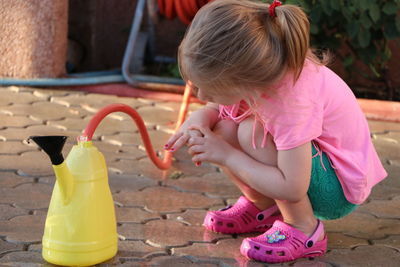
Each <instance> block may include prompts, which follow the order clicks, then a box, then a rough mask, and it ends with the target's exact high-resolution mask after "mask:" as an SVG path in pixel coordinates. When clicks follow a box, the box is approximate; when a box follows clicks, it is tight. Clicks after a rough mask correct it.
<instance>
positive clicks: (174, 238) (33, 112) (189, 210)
mask: <svg viewBox="0 0 400 267" xmlns="http://www.w3.org/2000/svg"><path fill="white" fill-rule="evenodd" d="M0 96H1V97H0V266H51V265H49V264H47V263H45V262H44V261H43V259H42V258H41V254H40V250H41V237H42V234H43V229H44V222H45V217H46V211H47V207H48V205H49V200H50V194H51V192H52V188H53V184H54V175H53V172H52V168H51V165H50V162H49V159H48V158H47V156H46V155H45V154H44V153H42V152H41V151H39V150H38V149H37V147H36V146H35V145H34V144H28V143H27V142H26V141H25V140H26V138H27V137H28V136H30V135H68V136H70V137H71V138H70V139H69V141H68V143H67V145H66V148H65V149H64V154H65V155H67V153H68V151H69V150H70V148H71V146H72V145H73V144H74V142H75V141H74V140H75V137H76V136H78V135H79V133H80V131H81V130H83V129H84V128H85V126H86V124H87V122H88V120H89V119H90V118H91V117H92V115H93V114H94V112H96V111H97V110H98V109H99V108H102V107H104V106H105V105H106V104H110V103H115V102H122V103H126V104H128V105H130V106H132V107H135V108H136V109H137V111H138V112H139V113H140V114H141V115H142V116H143V118H144V120H145V121H146V125H147V128H148V130H149V133H150V136H151V139H152V141H153V144H154V147H155V148H161V147H162V146H163V144H164V142H165V140H166V139H167V138H168V136H169V135H170V134H171V131H172V129H173V124H174V121H175V119H176V117H177V111H178V109H179V104H178V103H172V102H166V101H154V100H148V99H133V98H118V97H115V96H109V95H108V96H105V95H96V94H85V93H80V92H71V91H51V90H38V89H29V88H17V87H8V88H0ZM198 107H199V105H194V104H193V105H191V109H192V110H193V109H196V108H198ZM370 127H371V130H372V133H373V134H372V138H373V141H374V143H375V145H376V147H377V150H378V152H379V155H380V157H381V160H382V162H383V163H384V165H385V167H386V169H387V171H388V172H389V178H388V179H386V180H385V181H384V182H382V183H381V184H379V185H378V186H377V187H375V189H374V191H373V193H372V195H371V196H370V198H369V199H368V201H367V202H366V203H365V204H363V205H362V206H361V207H360V208H359V209H357V210H356V211H355V212H354V213H353V214H351V215H349V216H347V217H345V218H343V219H340V220H336V221H327V222H326V228H327V231H328V233H329V252H328V253H327V255H326V256H324V257H321V258H318V259H315V260H307V259H304V260H299V261H297V262H292V263H289V264H283V266H399V262H400V123H397V124H396V123H387V122H381V121H370ZM95 139H96V141H95V146H97V147H98V148H99V149H100V150H101V151H102V152H103V153H104V155H105V158H106V161H107V164H108V168H109V178H110V186H111V190H112V192H113V197H114V201H115V207H116V213H117V220H118V233H119V234H120V242H119V252H118V254H117V256H116V257H115V258H114V259H112V260H110V261H108V262H106V263H103V264H100V265H98V266H266V265H265V264H264V265H263V264H261V263H258V262H254V261H247V260H246V259H245V258H243V257H242V256H240V253H239V246H240V243H241V240H242V239H243V237H244V236H246V235H240V236H235V235H234V236H232V235H223V234H216V233H209V232H206V231H205V230H204V229H203V227H202V226H201V223H202V220H203V217H204V215H205V213H206V211H207V210H211V209H218V208H221V207H224V206H225V205H226V204H229V203H233V202H234V201H235V199H236V198H237V197H238V196H239V192H238V191H237V190H236V189H235V187H234V186H233V185H232V184H231V183H230V182H229V181H228V180H227V179H226V177H224V175H223V174H222V173H221V172H220V171H219V170H218V168H216V167H215V166H212V165H208V164H203V165H202V166H201V167H195V166H193V164H191V162H190V159H189V158H188V157H187V156H186V153H185V152H184V151H182V152H178V153H177V155H176V161H175V162H174V167H173V168H172V169H171V170H169V171H168V172H166V173H163V172H162V171H159V170H158V169H156V168H155V167H154V166H153V164H152V163H151V162H150V161H149V160H148V158H147V157H146V154H145V152H144V149H143V146H142V144H141V140H140V138H139V134H138V133H137V130H136V127H135V126H134V124H133V123H132V122H131V120H130V118H129V117H128V116H126V115H124V114H120V113H118V114H114V115H112V116H109V117H107V119H106V120H105V121H104V122H103V123H102V124H101V125H100V127H99V128H98V129H97V131H96V135H95ZM165 178H168V179H165Z"/></svg>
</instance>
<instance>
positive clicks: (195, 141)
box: [188, 137, 204, 146]
mask: <svg viewBox="0 0 400 267" xmlns="http://www.w3.org/2000/svg"><path fill="white" fill-rule="evenodd" d="M203 144H204V137H190V138H189V140H188V145H189V146H193V145H203Z"/></svg>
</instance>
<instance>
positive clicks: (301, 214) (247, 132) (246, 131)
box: [238, 118, 323, 239]
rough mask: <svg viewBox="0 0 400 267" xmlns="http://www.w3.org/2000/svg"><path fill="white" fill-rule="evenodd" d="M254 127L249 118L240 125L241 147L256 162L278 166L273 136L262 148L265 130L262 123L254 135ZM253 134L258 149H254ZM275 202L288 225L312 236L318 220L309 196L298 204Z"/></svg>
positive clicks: (268, 136) (252, 121)
mask: <svg viewBox="0 0 400 267" xmlns="http://www.w3.org/2000/svg"><path fill="white" fill-rule="evenodd" d="M253 126H254V118H248V119H246V120H244V121H243V122H241V123H240V125H239V127H238V141H239V145H240V147H241V148H242V150H243V151H244V152H246V153H247V154H248V155H249V156H250V157H252V158H254V159H255V160H257V161H259V162H262V163H265V164H268V165H272V166H277V154H278V152H277V149H276V146H275V143H274V142H273V138H272V136H271V135H270V134H268V135H267V139H266V143H265V146H264V147H263V148H262V147H261V143H262V140H263V137H264V129H263V128H262V127H261V125H260V123H257V125H256V128H255V130H254V131H255V132H254V133H253ZM253 134H254V141H255V144H256V146H257V149H254V148H253V144H252V140H253ZM265 182H266V183H268V177H265ZM275 201H276V204H277V205H278V207H279V210H280V212H281V214H282V216H283V219H284V221H285V222H286V223H287V224H290V225H292V226H293V227H295V228H297V229H299V230H300V231H302V232H303V233H305V234H306V235H311V234H312V233H313V232H314V230H315V228H316V226H317V219H316V218H315V217H314V213H313V210H312V207H311V203H310V200H309V199H308V195H307V194H305V195H304V197H303V198H302V199H301V200H300V201H298V202H289V201H280V200H275ZM322 238H323V235H322V236H321V239H322Z"/></svg>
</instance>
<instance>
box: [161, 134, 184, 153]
mask: <svg viewBox="0 0 400 267" xmlns="http://www.w3.org/2000/svg"><path fill="white" fill-rule="evenodd" d="M182 135H183V132H179V133H175V134H174V135H172V136H171V137H170V138H169V139H168V141H167V143H166V144H165V145H164V149H170V148H171V147H172V146H173V145H174V144H175V142H176V140H178V139H179V138H180V137H181V136H182Z"/></svg>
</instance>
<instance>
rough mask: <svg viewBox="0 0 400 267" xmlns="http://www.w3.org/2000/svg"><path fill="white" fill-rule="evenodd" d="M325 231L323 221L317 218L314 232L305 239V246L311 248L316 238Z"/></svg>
mask: <svg viewBox="0 0 400 267" xmlns="http://www.w3.org/2000/svg"><path fill="white" fill-rule="evenodd" d="M324 232H325V230H324V225H323V223H322V222H321V221H320V220H318V221H317V227H316V228H315V231H314V233H313V234H312V235H311V236H310V238H309V239H307V240H306V242H305V243H304V245H305V246H306V247H307V248H311V247H312V246H313V245H314V244H315V243H317V240H318V238H319V237H320V236H321V234H323V233H324Z"/></svg>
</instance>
